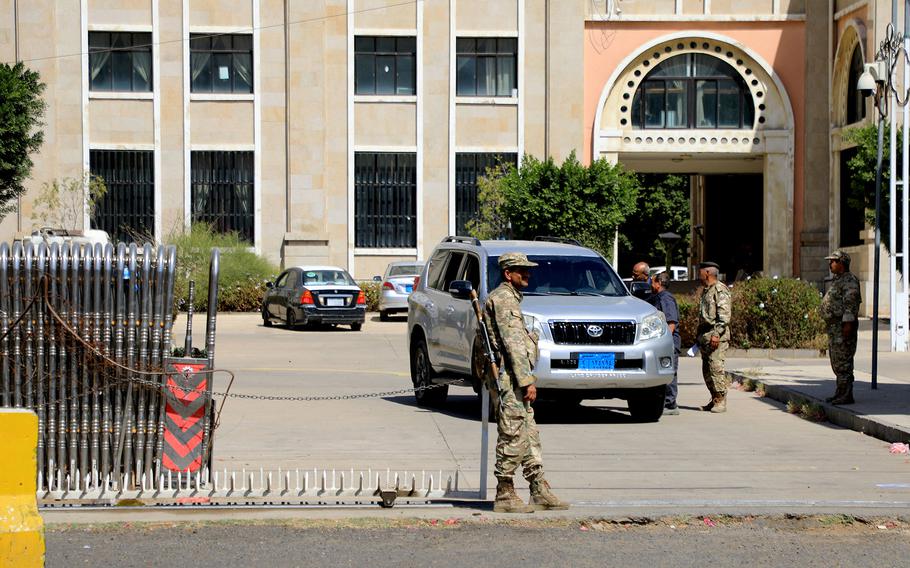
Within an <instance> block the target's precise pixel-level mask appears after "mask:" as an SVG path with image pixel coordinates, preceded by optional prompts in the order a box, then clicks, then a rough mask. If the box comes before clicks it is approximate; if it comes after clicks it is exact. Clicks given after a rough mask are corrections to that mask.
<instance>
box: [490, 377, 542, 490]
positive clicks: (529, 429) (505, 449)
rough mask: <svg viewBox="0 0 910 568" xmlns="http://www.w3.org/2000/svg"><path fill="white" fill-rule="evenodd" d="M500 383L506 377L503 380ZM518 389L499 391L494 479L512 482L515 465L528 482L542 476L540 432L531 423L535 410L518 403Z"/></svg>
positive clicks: (520, 401) (519, 397)
mask: <svg viewBox="0 0 910 568" xmlns="http://www.w3.org/2000/svg"><path fill="white" fill-rule="evenodd" d="M502 380H503V382H505V381H507V380H508V378H507V377H503V378H502ZM521 398H522V392H521V389H519V388H516V389H509V388H505V389H501V390H500V391H499V421H498V424H497V427H498V428H497V429H498V432H499V438H498V439H497V441H496V469H495V474H496V478H497V479H512V476H513V475H515V471H516V470H517V469H518V466H519V465H520V466H522V470H523V471H522V473H523V475H524V477H525V479H527V480H528V481H532V480H534V479H537V478H538V477H539V476H541V475H543V458H542V457H541V455H540V433H539V432H538V431H537V422H535V421H534V409H533V408H531V405H530V404H528V405H525V403H524V401H522V400H521Z"/></svg>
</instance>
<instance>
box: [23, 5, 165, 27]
mask: <svg viewBox="0 0 910 568" xmlns="http://www.w3.org/2000/svg"><path fill="white" fill-rule="evenodd" d="M20 4H22V2H20ZM88 16H89V18H88V23H89V25H105V24H114V25H119V26H151V25H152V2H151V1H150V0H88Z"/></svg>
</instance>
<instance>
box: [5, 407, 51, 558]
mask: <svg viewBox="0 0 910 568" xmlns="http://www.w3.org/2000/svg"><path fill="white" fill-rule="evenodd" d="M0 432H2V433H3V436H2V440H3V441H2V442H0V456H2V458H0V459H2V460H3V463H2V465H0V568H7V567H13V566H15V567H17V568H18V567H25V566H28V567H32V566H44V521H43V520H42V519H41V516H40V515H39V514H38V499H37V496H36V494H35V491H36V489H37V488H36V481H35V478H36V477H37V471H38V464H37V461H36V459H37V458H36V452H37V449H38V417H37V416H36V415H35V413H34V412H31V411H28V410H21V409H0Z"/></svg>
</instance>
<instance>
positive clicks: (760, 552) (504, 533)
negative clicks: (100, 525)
mask: <svg viewBox="0 0 910 568" xmlns="http://www.w3.org/2000/svg"><path fill="white" fill-rule="evenodd" d="M435 522H436V525H435V526H434V525H432V524H430V522H428V521H410V522H405V523H402V524H401V525H399V526H396V527H393V528H386V527H382V526H381V525H372V526H371V525H369V524H366V525H363V526H361V527H355V528H331V527H329V526H327V525H323V526H321V527H320V526H316V527H306V526H303V527H301V526H299V525H298V526H295V525H294V524H265V525H236V524H218V525H203V526H199V525H186V524H180V525H159V526H158V527H157V528H152V529H147V528H140V527H123V526H119V527H108V528H104V529H101V530H86V529H85V528H69V529H56V530H52V531H50V532H49V533H48V534H47V550H48V552H47V566H49V567H51V568H53V567H57V566H60V567H72V566H83V565H91V566H123V567H129V566H193V567H195V568H204V567H207V566H213V567H219V568H220V567H223V566H274V567H283V566H373V567H377V568H381V567H386V566H388V567H395V568H399V567H402V566H405V567H408V566H485V565H494V564H496V565H508V566H542V567H549V566H553V567H558V568H563V567H565V566H573V567H574V566H578V567H583V566H607V565H610V566H645V567H651V566H676V567H680V568H689V567H692V568H695V567H699V568H700V567H703V566H745V565H748V566H755V567H761V566H775V567H776V566H790V565H795V566H820V567H825V568H827V567H829V566H877V567H882V568H888V567H897V566H906V565H907V558H910V531H908V530H907V528H906V527H907V525H906V524H903V525H898V526H897V527H894V526H893V525H876V524H875V523H873V524H872V525H856V524H854V525H850V526H838V525H837V524H836V523H835V524H831V519H808V520H804V521H802V522H797V523H794V522H787V521H780V520H778V521H768V520H765V519H750V520H749V521H748V522H746V523H734V524H732V525H731V526H725V525H723V524H721V525H717V526H715V527H709V526H707V525H705V524H704V522H703V520H702V519H688V520H684V519H675V520H672V519H671V520H666V521H664V522H661V523H658V524H656V525H654V526H646V527H624V526H614V525H609V524H602V523H587V524H585V525H584V526H585V528H586V529H587V530H582V528H581V527H582V525H580V524H578V523H560V524H554V525H552V526H546V525H535V524H527V523H525V524H520V523H516V524H511V525H490V524H484V523H473V524H469V525H467V526H461V525H460V524H455V525H446V524H445V519H439V520H437V521H435ZM876 522H884V521H876ZM878 526H881V527H883V528H877V527H878ZM885 527H887V528H885ZM241 535H242V537H241ZM503 559H506V560H505V561H504V560H503Z"/></svg>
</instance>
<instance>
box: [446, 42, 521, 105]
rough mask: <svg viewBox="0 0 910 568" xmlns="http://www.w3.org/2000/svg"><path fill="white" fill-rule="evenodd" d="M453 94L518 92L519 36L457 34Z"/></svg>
mask: <svg viewBox="0 0 910 568" xmlns="http://www.w3.org/2000/svg"><path fill="white" fill-rule="evenodd" d="M456 51H457V62H456V66H457V72H456V84H457V87H456V94H457V95H458V96H460V97H515V96H517V95H518V39H517V38H513V37H512V38H483V37H478V38H472V37H460V38H458V40H457V42H456Z"/></svg>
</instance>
